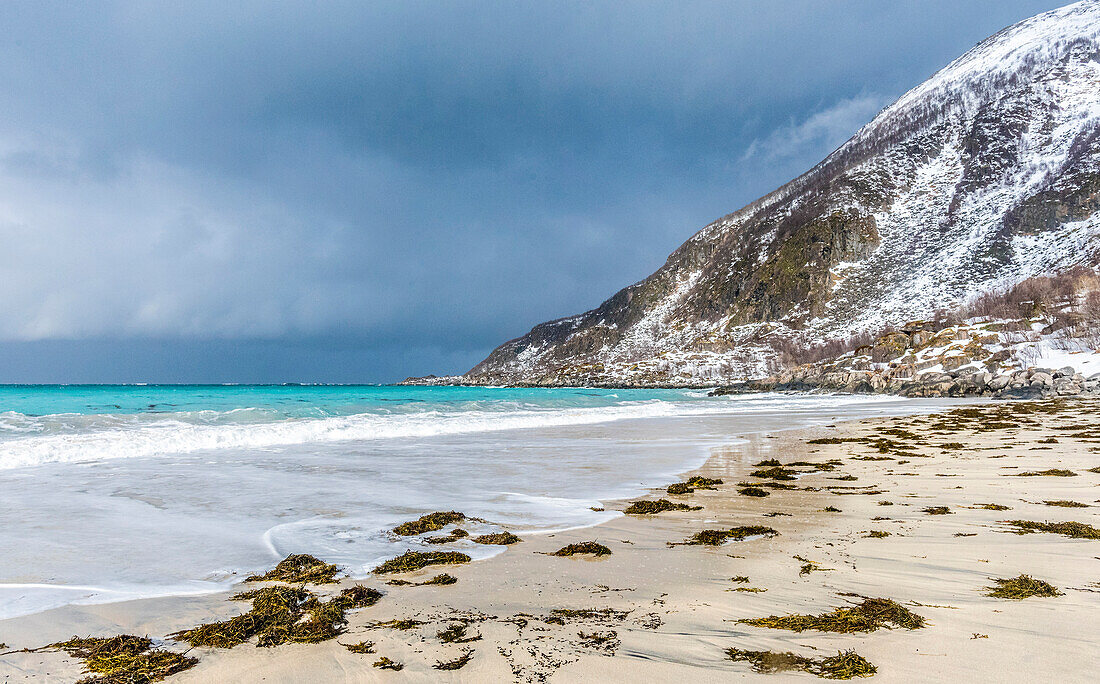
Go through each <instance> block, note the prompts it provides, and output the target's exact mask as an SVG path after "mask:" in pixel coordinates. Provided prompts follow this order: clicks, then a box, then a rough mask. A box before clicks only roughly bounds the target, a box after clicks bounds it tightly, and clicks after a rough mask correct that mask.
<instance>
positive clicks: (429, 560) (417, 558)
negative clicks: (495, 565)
mask: <svg viewBox="0 0 1100 684" xmlns="http://www.w3.org/2000/svg"><path fill="white" fill-rule="evenodd" d="M470 560H471V559H470V557H469V556H468V555H466V554H464V553H460V552H458V551H406V552H405V553H403V554H401V555H400V556H397V557H396V558H391V559H389V560H388V561H386V562H385V563H382V564H381V565H379V566H378V567H377V568H375V569H374V572H376V573H378V574H380V575H386V574H389V573H393V572H412V571H413V570H419V569H421V568H426V567H428V566H429V565H458V564H460V563H469V562H470Z"/></svg>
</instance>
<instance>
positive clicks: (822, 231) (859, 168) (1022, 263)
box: [462, 0, 1100, 385]
mask: <svg viewBox="0 0 1100 684" xmlns="http://www.w3.org/2000/svg"><path fill="white" fill-rule="evenodd" d="M1098 262H1100V2H1097V1H1093V0H1089V1H1086V2H1080V3H1076V4H1073V5H1069V6H1067V7H1063V8H1061V9H1058V10H1054V11H1051V12H1047V13H1044V14H1041V15H1038V16H1036V17H1033V18H1031V19H1028V20H1026V21H1023V22H1021V23H1019V24H1016V25H1014V26H1011V27H1009V28H1007V29H1005V30H1003V31H1001V32H1000V33H997V34H996V35H994V36H992V37H990V38H989V39H987V40H985V41H983V42H982V43H980V44H979V45H977V46H975V47H974V48H973V49H971V50H970V51H968V52H967V53H966V54H964V55H962V56H961V57H959V58H958V59H956V60H955V61H954V62H952V63H951V64H949V65H948V66H947V67H945V68H944V69H942V70H941V71H939V72H938V73H936V74H935V75H934V76H933V77H932V78H930V79H929V80H928V81H926V82H924V83H923V84H921V85H919V86H918V87H916V88H914V89H913V90H911V91H909V92H908V93H906V94H905V95H903V96H902V97H901V98H900V99H898V100H897V102H895V103H894V104H892V105H890V106H889V107H887V108H886V109H884V110H883V111H882V112H881V113H879V115H878V116H876V117H875V119H874V120H872V121H871V122H870V123H869V124H867V125H866V126H864V127H863V128H862V129H861V130H860V131H859V132H858V133H857V134H856V135H855V136H853V137H852V138H851V139H850V140H849V141H848V142H846V143H845V144H844V145H842V146H841V147H840V148H838V149H837V150H836V151H835V152H834V153H833V154H831V155H829V157H827V158H826V159H825V160H824V161H822V162H821V163H820V164H818V165H817V166H815V167H814V168H813V169H811V170H810V171H808V172H807V173H805V174H803V175H802V176H800V177H799V178H796V179H795V180H793V181H791V182H790V183H788V184H787V185H785V186H783V187H781V188H779V189H778V190H776V191H774V192H772V193H771V194H769V195H767V196H765V197H763V198H761V199H759V200H757V201H756V202H753V203H752V204H750V205H748V206H746V207H744V208H742V209H741V210H739V211H737V212H734V213H732V214H730V215H728V216H725V217H723V218H721V219H719V220H717V221H715V222H714V223H712V224H710V225H708V226H706V227H705V228H703V229H702V230H701V231H699V232H698V233H697V234H696V235H695V236H693V237H692V238H691V239H689V240H688V241H687V242H686V243H684V244H683V245H682V246H681V247H680V248H679V249H677V250H676V251H675V252H674V253H673V254H672V255H670V256H669V258H668V260H667V262H666V263H665V265H664V266H663V267H662V268H661V269H659V270H658V271H657V272H656V273H654V274H653V275H651V276H649V277H648V278H646V279H645V280H643V281H641V282H639V283H636V284H634V285H631V286H629V287H627V288H625V289H623V290H621V291H619V292H618V293H616V294H615V295H614V296H612V297H611V298H610V299H608V300H607V301H605V302H604V303H603V304H601V305H600V306H599V307H598V308H596V309H593V310H591V311H588V312H585V313H583V314H580V315H577V316H573V317H569V318H563V319H560V320H556V321H550V322H547V323H542V324H540V325H537V326H535V328H534V329H532V330H531V332H529V333H528V334H526V335H524V336H523V337H521V338H518V339H515V340H511V341H509V342H506V343H505V344H503V345H501V346H500V347H499V348H497V349H496V350H495V351H494V352H493V353H492V354H491V355H490V356H489V357H488V358H487V359H485V360H484V361H482V362H481V363H480V364H478V365H477V366H476V367H474V368H473V369H472V370H471V371H469V373H467V374H466V375H465V376H463V378H462V380H463V381H464V382H472V383H491V384H515V383H534V384H547V385H559V384H561V385H577V384H684V385H692V384H695V385H698V384H713V383H716V382H728V381H735V380H740V379H745V378H753V377H760V376H762V375H765V374H766V373H767V370H768V367H769V364H770V362H771V360H772V359H773V358H774V357H775V350H774V346H773V345H775V344H776V343H777V342H779V341H784V340H787V341H789V340H797V341H800V342H802V343H811V342H814V341H821V340H828V339H838V338H845V337H849V336H851V335H853V334H855V333H858V332H862V331H867V332H871V331H877V330H879V329H881V328H883V327H884V326H886V325H891V324H899V323H902V322H904V321H907V320H911V319H914V318H919V317H923V316H927V315H929V314H930V313H932V312H933V311H934V310H935V309H937V308H940V307H945V306H951V305H955V304H958V303H960V302H963V301H965V300H966V299H967V298H969V297H971V296H973V295H974V294H975V293H977V292H979V291H982V290H987V289H989V288H991V287H995V286H1004V285H1009V284H1012V283H1016V282H1019V281H1021V280H1023V279H1025V278H1028V277H1031V276H1035V275H1038V274H1042V273H1046V272H1056V271H1060V270H1064V269H1066V268H1068V267H1070V266H1072V265H1075V264H1088V265H1096V264H1097V263H1098Z"/></svg>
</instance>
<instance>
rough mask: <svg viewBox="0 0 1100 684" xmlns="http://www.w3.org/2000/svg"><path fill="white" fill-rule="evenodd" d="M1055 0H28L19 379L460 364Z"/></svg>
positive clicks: (12, 126) (631, 266) (20, 144)
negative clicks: (315, 0)
mask: <svg viewBox="0 0 1100 684" xmlns="http://www.w3.org/2000/svg"><path fill="white" fill-rule="evenodd" d="M1058 4H1061V3H1056V2H1036V1H1025V0H989V1H984V0H983V1H978V0H975V1H972V2H958V0H952V1H949V2H948V1H941V0H923V1H921V2H904V1H900V2H882V1H881V0H858V1H857V0H840V1H834V2H828V3H822V2H816V1H810V0H798V1H794V0H769V1H767V2H711V3H708V2H684V1H682V0H677V1H676V2H667V3H657V2H649V3H633V4H632V3H622V2H554V3H546V2H539V3H535V2H516V1H515V0H506V1H501V2H491V1H488V0H479V1H478V2H442V1H440V2H417V1H409V0H402V1H400V2H382V1H373V2H369V3H364V2H326V3H313V2H293V1H287V2H279V3H259V2H247V1H244V2H234V3H225V2H209V3H206V2H185V3H180V2H172V3H168V2H151V1H149V0H142V1H138V2H98V3H72V2H54V1H48V0H32V1H27V2H6V3H2V4H0V27H2V31H0V35H2V37H0V106H2V110H3V112H4V115H3V116H2V117H0V235H2V236H3V250H0V286H2V294H0V382H283V381H291V382H387V381H394V380H400V379H401V378H403V377H405V376H406V375H414V374H415V375H420V374H426V373H433V372H434V373H438V374H442V373H452V372H462V371H465V370H467V369H468V368H469V367H470V366H472V365H473V364H474V363H476V362H477V361H479V360H480V359H481V358H482V357H484V356H485V355H486V354H488V352H489V351H491V350H492V348H493V347H495V346H496V345H498V344H499V343H501V342H503V341H505V340H506V339H509V338H512V337H516V336H518V335H521V334H523V333H525V332H526V331H527V330H529V329H530V328H531V326H533V325H534V324H536V323H538V322H541V321H543V320H547V319H552V318H557V317H560V316H564V315H568V314H573V313H577V312H580V311H583V310H586V309H589V308H592V307H593V306H596V305H598V304H599V303H600V302H601V301H602V300H604V299H605V298H607V297H608V296H609V295H611V294H612V293H614V292H615V291H616V290H618V289H619V288H621V287H623V286H625V285H628V284H630V283H632V282H635V281H637V280H640V279H642V278H644V277H645V276H647V275H648V274H649V273H651V272H652V271H653V270H655V269H656V268H658V267H659V266H660V265H661V264H662V263H663V262H664V260H665V258H666V256H667V255H668V254H669V253H670V252H671V251H672V250H674V249H675V248H676V247H677V246H678V245H679V244H680V243H682V242H683V241H684V240H686V239H687V238H688V237H690V236H691V235H692V234H693V233H694V232H695V231H697V230H698V229H699V228H701V227H702V226H703V225H705V224H706V223H708V222H709V221H711V220H713V219H714V218H717V217H718V216H721V215H723V214H726V213H728V212H730V211H733V210H735V209H737V208H739V207H740V206H742V205H743V204H745V203H747V202H749V201H751V200H753V199H755V198H756V197H758V196H760V195H762V194H764V193H766V192H768V191H769V190H771V189H773V188H774V187H776V186H778V185H779V184H781V183H783V182H784V181H786V180H788V179H790V178H791V177H793V176H795V175H797V174H799V173H800V172H802V171H804V170H806V169H807V168H808V167H809V166H811V165H812V164H814V163H816V162H817V161H819V160H820V159H821V158H822V157H824V156H825V155H826V154H828V153H829V152H830V151H832V150H833V149H834V148H835V147H836V146H837V145H839V144H840V143H841V142H843V141H844V140H845V139H846V138H847V137H848V136H850V135H851V134H852V133H854V132H855V131H856V130H857V129H858V128H859V127H860V126H861V125H862V124H863V123H865V122H866V121H868V120H870V119H871V118H872V117H873V116H874V114H875V113H876V112H877V111H878V110H879V109H880V108H881V107H883V106H885V105H886V104H888V103H889V102H890V101H892V100H893V99H895V98H896V97H898V96H899V95H901V94H902V93H903V92H904V91H906V90H907V89H909V88H910V87H912V86H915V85H917V84H918V83H919V82H921V81H922V80H924V79H925V78H927V77H928V76H930V75H931V74H932V73H933V72H935V71H936V70H937V69H939V68H940V67H942V66H944V65H945V64H946V63H947V62H949V61H950V60H951V59H953V58H954V57H956V56H958V55H959V54H961V53H962V52H964V51H965V50H966V49H968V48H969V47H971V46H972V45H973V44H975V43H976V42H978V41H980V40H981V39H983V38H985V37H986V36H988V35H990V34H992V33H994V32H996V31H997V30H999V29H1001V28H1003V27H1004V26H1007V25H1009V24H1012V23H1014V22H1016V21H1019V20H1021V19H1024V18H1026V17H1028V16H1031V15H1033V14H1036V13H1038V12H1041V11H1044V10H1047V9H1051V8H1053V7H1056V6H1058Z"/></svg>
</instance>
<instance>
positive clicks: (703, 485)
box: [665, 475, 722, 494]
mask: <svg viewBox="0 0 1100 684" xmlns="http://www.w3.org/2000/svg"><path fill="white" fill-rule="evenodd" d="M720 484H722V480H719V479H716V478H711V477H700V476H698V475H696V476H695V477H689V478H688V479H687V481H686V482H677V483H675V484H670V485H669V486H668V489H666V490H665V491H666V492H668V493H669V494H691V493H692V492H694V491H695V490H696V489H714V486H715V485H720Z"/></svg>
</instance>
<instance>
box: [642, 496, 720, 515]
mask: <svg viewBox="0 0 1100 684" xmlns="http://www.w3.org/2000/svg"><path fill="white" fill-rule="evenodd" d="M702 508H703V507H702V506H689V505H688V504H682V503H673V502H671V501H669V500H668V499H657V500H656V501H633V502H631V504H630V505H629V506H627V507H626V510H624V511H623V513H626V514H627V515H656V514H657V513H664V512H665V511H698V510H702Z"/></svg>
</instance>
